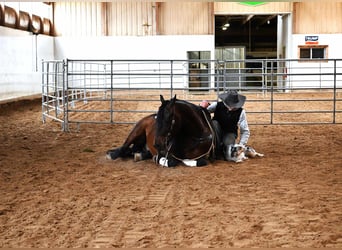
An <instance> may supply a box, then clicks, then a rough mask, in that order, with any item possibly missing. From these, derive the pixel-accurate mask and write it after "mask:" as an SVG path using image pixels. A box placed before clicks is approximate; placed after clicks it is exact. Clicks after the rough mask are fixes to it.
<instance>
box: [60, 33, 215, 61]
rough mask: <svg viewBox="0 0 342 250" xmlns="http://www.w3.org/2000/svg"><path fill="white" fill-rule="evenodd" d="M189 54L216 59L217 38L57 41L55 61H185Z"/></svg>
mask: <svg viewBox="0 0 342 250" xmlns="http://www.w3.org/2000/svg"><path fill="white" fill-rule="evenodd" d="M187 51H210V52H211V56H212V57H213V58H211V59H214V56H215V50H214V36H212V35H198V36H190V35H188V36H186V35H184V36H142V37H133V36H119V37H118V36H106V37H88V38H87V39H84V37H56V38H55V59H65V58H71V59H144V60H148V59H153V60H159V59H166V60H178V59H180V60H186V59H187Z"/></svg>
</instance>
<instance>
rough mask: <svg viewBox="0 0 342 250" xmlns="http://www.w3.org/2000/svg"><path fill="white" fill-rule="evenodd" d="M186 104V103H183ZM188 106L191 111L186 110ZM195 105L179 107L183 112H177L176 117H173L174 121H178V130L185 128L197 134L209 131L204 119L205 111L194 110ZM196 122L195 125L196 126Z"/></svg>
mask: <svg viewBox="0 0 342 250" xmlns="http://www.w3.org/2000/svg"><path fill="white" fill-rule="evenodd" d="M185 105H187V104H185ZM188 108H189V109H191V112H186V111H188ZM194 108H196V107H191V106H187V107H186V108H184V107H180V109H181V110H182V111H183V110H184V111H183V112H184V114H183V113H179V114H178V116H177V119H175V120H176V121H175V123H176V124H177V123H178V126H177V128H178V129H179V130H186V131H189V132H192V133H193V134H195V133H196V134H198V135H199V136H201V135H203V134H204V133H207V132H210V128H209V125H208V123H207V121H206V120H205V119H206V117H205V113H202V112H198V110H194ZM196 124H197V126H196Z"/></svg>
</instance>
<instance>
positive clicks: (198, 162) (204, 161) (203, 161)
mask: <svg viewBox="0 0 342 250" xmlns="http://www.w3.org/2000/svg"><path fill="white" fill-rule="evenodd" d="M206 165H208V162H207V161H206V160H204V159H199V160H197V165H196V166H197V167H204V166H206Z"/></svg>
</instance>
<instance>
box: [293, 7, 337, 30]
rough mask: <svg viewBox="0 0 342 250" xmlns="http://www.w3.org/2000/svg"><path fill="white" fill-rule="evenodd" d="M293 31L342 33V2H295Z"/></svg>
mask: <svg viewBox="0 0 342 250" xmlns="http://www.w3.org/2000/svg"><path fill="white" fill-rule="evenodd" d="M293 33H294V34H308V33H313V34H331V33H342V2H330V1H315V2H301V3H294V12H293Z"/></svg>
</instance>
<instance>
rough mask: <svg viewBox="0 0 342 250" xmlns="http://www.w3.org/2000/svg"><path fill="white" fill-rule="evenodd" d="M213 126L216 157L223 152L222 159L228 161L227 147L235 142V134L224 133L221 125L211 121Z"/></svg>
mask: <svg viewBox="0 0 342 250" xmlns="http://www.w3.org/2000/svg"><path fill="white" fill-rule="evenodd" d="M213 126H214V129H215V133H216V138H217V140H218V141H217V145H218V148H217V152H216V155H217V156H218V155H221V152H223V155H224V158H225V159H226V160H227V159H228V154H229V152H228V149H229V147H228V146H229V145H231V144H235V140H236V137H237V136H236V134H235V133H224V132H223V131H222V129H221V125H220V124H219V123H218V122H217V121H216V120H213Z"/></svg>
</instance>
